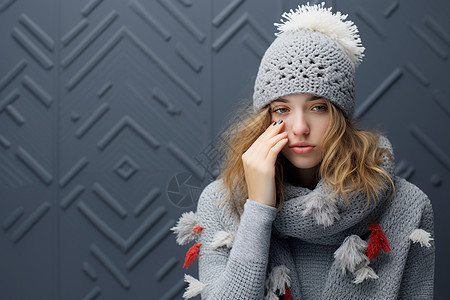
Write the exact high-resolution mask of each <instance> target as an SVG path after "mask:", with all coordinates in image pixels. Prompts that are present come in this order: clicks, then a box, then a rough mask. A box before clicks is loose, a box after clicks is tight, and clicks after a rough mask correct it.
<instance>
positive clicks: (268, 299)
mask: <svg viewBox="0 0 450 300" xmlns="http://www.w3.org/2000/svg"><path fill="white" fill-rule="evenodd" d="M279 299H280V297H278V296H277V294H275V293H274V292H272V291H269V292H268V293H267V295H266V296H265V297H264V300H279Z"/></svg>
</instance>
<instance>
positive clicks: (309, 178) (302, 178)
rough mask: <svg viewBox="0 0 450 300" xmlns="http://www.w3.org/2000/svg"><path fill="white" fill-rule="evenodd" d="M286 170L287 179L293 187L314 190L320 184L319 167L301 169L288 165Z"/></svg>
mask: <svg viewBox="0 0 450 300" xmlns="http://www.w3.org/2000/svg"><path fill="white" fill-rule="evenodd" d="M286 169H287V170H286V172H285V176H286V177H285V178H286V180H287V181H288V182H289V183H290V184H292V185H295V186H301V187H305V188H308V189H310V190H313V189H314V188H315V187H316V185H317V183H318V182H319V165H317V166H315V167H313V168H309V169H299V168H296V167H294V166H293V165H292V164H288V165H287V166H286Z"/></svg>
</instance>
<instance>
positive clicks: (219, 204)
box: [197, 179, 239, 225]
mask: <svg viewBox="0 0 450 300" xmlns="http://www.w3.org/2000/svg"><path fill="white" fill-rule="evenodd" d="M227 194H228V193H227V189H226V187H225V185H224V184H223V181H222V180H221V179H217V180H215V181H213V182H211V183H209V184H208V185H207V186H206V187H205V188H204V189H203V191H202V193H201V194H200V198H199V200H198V204H197V215H198V216H199V218H201V219H205V218H206V219H211V220H215V221H219V222H220V223H223V224H224V223H225V224H230V225H231V224H234V223H235V222H236V221H237V220H238V219H239V216H238V213H237V210H236V208H235V206H234V203H233V202H232V201H231V200H230V199H228V198H227Z"/></svg>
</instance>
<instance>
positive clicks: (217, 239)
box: [211, 231, 234, 250]
mask: <svg viewBox="0 0 450 300" xmlns="http://www.w3.org/2000/svg"><path fill="white" fill-rule="evenodd" d="M233 243H234V234H233V233H229V232H226V231H219V232H217V233H216V235H214V238H213V240H212V242H211V248H213V249H214V250H215V249H217V248H219V247H223V246H225V247H227V248H231V247H233Z"/></svg>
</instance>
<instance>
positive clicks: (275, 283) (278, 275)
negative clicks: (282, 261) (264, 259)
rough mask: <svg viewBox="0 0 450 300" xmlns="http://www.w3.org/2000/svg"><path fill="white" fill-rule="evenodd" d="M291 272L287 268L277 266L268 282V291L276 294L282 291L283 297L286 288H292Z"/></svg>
mask: <svg viewBox="0 0 450 300" xmlns="http://www.w3.org/2000/svg"><path fill="white" fill-rule="evenodd" d="M290 273H291V271H290V270H289V269H288V268H287V267H286V266H285V265H281V266H276V267H274V268H273V269H272V271H271V272H270V274H269V277H268V278H267V281H266V289H268V290H269V291H272V292H273V293H275V292H276V291H277V290H278V291H280V294H281V295H284V293H285V292H286V286H288V287H290V286H291V277H290Z"/></svg>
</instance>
